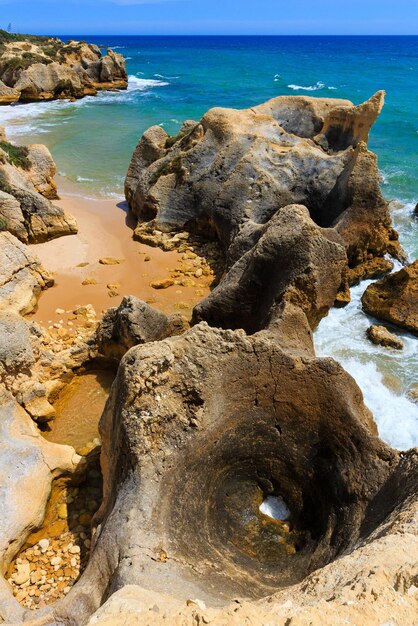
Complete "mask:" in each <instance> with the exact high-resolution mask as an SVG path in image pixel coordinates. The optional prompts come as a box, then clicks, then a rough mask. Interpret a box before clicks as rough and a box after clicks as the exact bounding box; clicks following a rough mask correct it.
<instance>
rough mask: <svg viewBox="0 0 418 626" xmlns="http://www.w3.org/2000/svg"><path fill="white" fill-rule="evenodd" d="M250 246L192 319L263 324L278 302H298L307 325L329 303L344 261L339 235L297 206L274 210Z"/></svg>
mask: <svg viewBox="0 0 418 626" xmlns="http://www.w3.org/2000/svg"><path fill="white" fill-rule="evenodd" d="M259 235H260V236H259V239H258V241H257V243H256V244H255V246H254V247H253V248H252V249H251V250H249V251H248V252H246V253H245V254H244V255H243V256H242V257H241V258H240V259H239V261H237V262H236V263H235V264H234V265H233V266H232V268H231V270H230V271H229V272H228V274H227V275H226V277H225V278H224V279H223V280H222V281H221V283H220V284H219V286H218V287H216V288H215V289H214V291H213V292H212V293H211V294H210V295H209V296H208V297H207V298H206V299H205V300H204V301H203V302H202V303H200V304H198V305H197V306H196V307H195V309H194V321H196V322H198V321H202V320H205V321H207V322H208V323H209V324H211V325H212V326H218V327H222V328H243V329H244V330H246V331H247V332H249V333H253V332H256V331H257V330H259V329H260V328H266V327H267V326H268V325H269V324H270V323H271V322H272V321H273V320H274V318H275V317H276V314H277V309H279V310H281V305H282V303H291V304H293V305H295V306H297V307H299V308H300V309H301V310H302V311H303V312H304V313H305V315H306V317H307V319H308V321H309V323H310V326H311V328H315V327H316V325H317V324H318V323H319V321H320V320H321V318H322V317H323V316H324V315H326V314H327V313H328V310H329V308H330V307H331V306H332V305H333V303H334V301H335V298H336V294H337V291H338V288H339V286H340V283H341V272H342V270H343V268H344V266H345V264H346V254H345V250H344V246H343V242H342V239H341V238H339V237H338V235H336V233H335V232H334V231H333V230H332V229H325V228H320V227H319V226H317V225H316V224H315V223H314V222H313V221H312V219H311V218H310V216H309V212H308V210H307V209H306V208H305V207H303V206H298V205H292V206H288V207H285V208H283V209H281V210H279V211H278V212H277V213H276V214H275V216H274V217H272V218H271V219H270V220H269V221H268V222H267V224H266V225H265V226H264V227H263V228H262V229H261V232H260V233H259Z"/></svg>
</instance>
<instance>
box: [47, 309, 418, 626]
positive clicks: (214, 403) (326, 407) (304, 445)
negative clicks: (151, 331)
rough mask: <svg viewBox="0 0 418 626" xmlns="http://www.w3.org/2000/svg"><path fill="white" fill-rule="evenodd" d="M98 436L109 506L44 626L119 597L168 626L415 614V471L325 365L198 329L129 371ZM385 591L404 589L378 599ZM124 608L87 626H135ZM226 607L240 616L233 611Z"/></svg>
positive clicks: (332, 366) (266, 344) (235, 335)
mask: <svg viewBox="0 0 418 626" xmlns="http://www.w3.org/2000/svg"><path fill="white" fill-rule="evenodd" d="M289 306H292V305H289ZM101 432H102V438H103V453H102V464H103V471H104V479H105V492H104V496H105V499H104V503H103V505H102V508H101V509H100V511H99V513H98V514H97V516H96V518H95V520H94V526H95V528H96V534H95V540H94V547H93V550H92V555H91V559H90V562H89V565H88V566H87V569H86V571H85V573H84V574H83V576H82V578H81V580H80V583H78V584H77V585H75V587H74V588H73V589H72V590H71V591H70V593H69V594H68V596H67V597H66V598H65V599H64V600H61V601H59V602H58V603H57V604H56V605H55V606H53V607H51V608H50V609H49V611H48V612H46V613H45V614H42V615H43V617H42V618H41V619H42V620H43V621H42V622H40V623H43V624H52V623H54V620H55V621H56V622H58V623H59V622H60V620H63V621H65V620H67V621H69V622H70V623H72V624H83V623H84V622H85V620H86V618H87V617H88V616H89V615H91V614H92V613H93V612H94V611H95V610H96V609H97V608H98V607H99V606H100V605H101V604H102V602H103V599H104V598H109V596H112V594H113V593H114V592H117V591H118V590H120V589H122V588H123V587H125V585H135V586H138V587H140V588H141V589H140V590H137V598H138V600H137V601H136V604H135V605H134V606H136V607H138V602H140V603H141V606H146V607H148V608H151V607H153V606H154V605H155V606H157V609H153V611H152V614H151V615H150V616H149V614H148V613H147V619H148V616H149V619H150V620H151V621H150V622H149V623H160V622H159V620H162V616H163V614H164V613H165V611H168V616H169V617H170V619H168V623H173V624H175V623H179V624H188V623H190V624H193V623H205V619H206V618H207V619H211V618H212V617H213V618H214V619H215V620H217V619H219V621H215V623H219V624H225V623H234V622H233V621H232V622H230V621H228V616H229V615H234V611H236V610H237V609H239V612H238V615H236V616H235V618H236V621H235V623H240V624H241V623H245V621H246V620H245V618H246V617H247V612H248V622H249V623H254V624H261V623H263V619H262V618H263V617H264V615H267V613H268V612H271V611H276V612H277V615H279V616H281V615H285V616H286V619H287V618H288V617H289V615H292V611H293V612H294V613H295V612H296V615H297V614H298V612H299V611H302V612H304V611H305V610H306V614H307V613H308V610H309V611H312V612H313V613H312V614H313V616H314V617H315V615H317V616H318V619H319V617H320V616H321V615H322V613H323V612H324V610H325V609H324V606H326V604H325V601H326V600H329V599H330V597H331V596H334V595H335V594H337V600H336V606H334V605H333V604H332V607H331V609H329V611H331V613H330V614H331V615H332V614H333V613H332V611H334V612H336V611H337V609H338V607H339V606H340V605H339V600H338V597H339V596H341V599H342V601H341V607H340V608H341V611H342V612H343V614H344V611H345V616H346V615H347V614H349V613H348V611H349V608H348V607H349V606H350V604H345V605H344V601H345V602H349V603H351V602H353V601H355V600H356V599H359V600H362V601H364V602H365V601H366V600H368V599H369V597H370V595H371V594H372V595H373V594H374V595H373V597H374V598H375V600H378V599H379V595H380V594H382V597H381V598H380V600H381V601H383V602H387V601H389V602H390V610H391V611H392V610H393V609H394V607H397V608H398V609H399V607H400V608H401V610H402V614H403V615H404V616H405V615H410V614H411V612H412V608H411V607H412V602H413V597H412V595H411V596H409V595H408V590H409V589H410V588H412V586H413V584H414V578H413V574H412V571H413V563H412V561H413V552H412V551H411V550H413V546H414V545H416V543H417V538H416V535H415V536H413V535H412V532H415V533H416V528H415V530H413V526H412V525H411V526H408V527H406V523H407V522H409V521H410V517H411V514H412V513H413V512H414V508H413V507H415V506H416V503H415V500H413V498H414V496H413V493H414V489H415V484H416V479H417V460H416V455H414V453H408V454H406V455H401V454H399V453H397V452H395V451H393V450H391V449H390V448H388V447H387V446H386V445H385V444H383V443H382V442H381V441H380V440H379V439H378V437H377V436H376V434H375V426H374V423H373V421H372V419H371V416H370V414H369V412H368V410H367V409H366V407H365V406H364V404H363V402H362V396H361V393H360V391H359V389H358V387H357V386H356V384H355V382H354V381H353V379H352V378H351V377H350V376H348V375H347V374H346V373H345V372H344V371H343V369H342V368H341V367H340V366H339V365H337V364H336V363H335V362H334V361H332V360H331V359H316V358H315V357H314V355H313V353H312V352H311V353H310V354H309V352H308V351H306V352H305V354H304V355H300V354H299V355H298V354H296V352H295V351H293V350H291V349H290V348H289V347H288V348H286V349H284V348H283V347H281V346H279V345H278V342H277V336H276V334H275V333H274V332H270V331H262V332H260V333H257V334H255V335H253V336H250V337H249V336H247V335H246V334H245V333H244V332H243V331H231V330H227V331H222V330H219V329H211V328H210V327H208V326H207V325H206V324H204V323H203V324H199V325H197V326H195V327H194V328H193V329H192V330H191V331H189V332H188V333H186V334H184V335H182V336H181V337H175V338H169V339H166V340H164V341H161V342H155V343H150V344H146V345H143V346H137V347H135V348H133V349H132V350H130V351H129V352H128V353H127V354H126V355H125V357H124V358H123V360H122V362H121V365H120V368H119V372H118V376H117V379H116V382H115V383H114V385H113V387H112V393H111V397H110V400H109V402H108V404H107V407H106V409H105V413H104V416H103V418H102V423H101ZM267 495H277V496H278V495H280V496H282V497H283V498H284V500H285V501H286V503H287V505H288V506H289V508H290V511H291V515H290V518H289V519H288V520H287V521H286V522H280V521H277V520H273V519H272V518H269V517H268V516H265V515H264V514H263V513H261V512H260V510H259V506H260V504H261V503H262V501H263V499H264V498H265V497H266V496H267ZM122 520H123V523H121V521H122ZM402 524H403V527H402ZM408 547H409V551H408ZM389 555H392V556H393V559H391V560H389V561H388V562H385V558H386V557H387V556H389ZM405 555H407V557H408V558H407V559H406V560H405V559H404V560H402V557H403V556H405ZM336 557H343V560H342V561H340V560H337V561H334V559H336ZM329 563H330V565H328V564H329ZM375 564H376V568H377V565H378V566H379V568H378V569H374V568H373V565H375ZM317 568H325V569H324V570H322V569H320V570H319V571H317V572H315V573H313V574H311V576H310V577H308V578H306V576H307V575H308V574H309V572H312V571H313V570H315V569H317ZM366 570H367V571H366ZM369 572H371V573H370V574H369ZM364 577H366V580H365V581H364V583H363V578H364ZM370 577H371V578H370ZM303 579H304V580H303ZM302 580H303V582H302V583H300V581H302ZM388 580H389V581H390V580H398V581H399V585H398V587H396V586H395V589H394V590H393V591H392V592H390V593H389V596H388V595H386V596H384V592H383V588H386V587H389V588H390V582H389V583H388V582H387V581H388ZM298 583H300V584H299V586H297V587H296V588H295V587H290V588H289V589H286V590H284V591H281V588H282V587H284V586H286V585H294V584H298ZM374 583H378V590H377V591H376V592H374V591H373V589H374ZM353 585H354V586H353ZM162 590H164V592H165V593H166V594H169V595H170V596H172V598H170V599H169V600H167V604H166V597H164V596H161V595H159V594H160V593H161V591H162ZM135 592H136V591H135V589H132V588H128V589H124V590H122V591H121V592H119V593H118V594H116V595H115V596H114V597H111V599H110V600H109V602H108V607H110V608H109V611H108V613H106V611H107V609H104V608H103V609H102V610H101V611H99V612H98V614H97V615H96V616H95V617H94V618H92V620H91V623H92V624H93V623H99V624H100V623H103V624H106V623H112V622H111V621H108V622H106V614H107V616H108V620H110V619H113V618H115V620H116V621H115V622H114V623H115V624H117V623H118V621H117V620H118V618H119V616H118V613H119V611H120V610H121V611H122V615H123V618H124V619H125V623H136V622H135V620H136V619H139V616H136V617H135V618H133V617H132V621H130V619H131V615H132V612H131V613H130V612H129V603H128V604H125V605H124V604H122V605H120V604H118V601H119V598H122V600H123V598H124V597H125V596H126V594H128V595H127V597H128V600H129V598H130V595H129V594H130V593H131V594H134V595H135ZM272 594H273V595H272ZM275 594H277V595H275ZM237 597H241V598H244V599H245V598H246V599H247V601H246V602H242V603H241V604H242V606H241V604H239V605H238V606H237V605H236V604H235V605H233V608H232V607H231V606H230V602H232V600H233V599H234V598H237ZM267 597H269V601H268V603H267V601H266V598H267ZM401 597H402V599H400V598H401ZM258 598H264V600H263V601H262V602H261V604H253V602H254V601H255V600H257V599H258ZM282 598H284V599H282ZM290 598H292V602H294V604H292V605H289V602H290V601H291V600H290ZM388 598H389V600H388ZM249 600H251V602H249ZM187 601H188V606H186V603H187ZM202 602H203V603H205V605H206V606H207V610H208V613H206V609H204V607H203V605H202ZM150 603H151V604H150ZM120 606H122V608H121V609H120V608H119V607H120ZM222 606H224V607H226V608H222V609H217V607H222ZM344 606H345V607H346V608H344ZM377 606H380V610H381V611H382V605H381V604H380V605H377V604H375V605H374V607H373V608H372V609H370V610H369V611H368V615H369V616H370V615H373V614H375V613H373V612H374V611H375V607H377ZM112 607H113V608H112ZM179 607H183V610H181V609H180V610H179ZM202 607H203V608H202ZM307 607H309V609H308V608H307ZM312 607H313V608H312ZM112 611H113V613H112ZM241 611H242V613H241V614H240V612H241ZM124 612H126V614H125V613H124ZM283 612H284V613H283ZM154 613H155V615H154ZM179 613H180V614H179ZM196 614H198V615H200V616H201V615H202V614H203V615H204V616H206V617H205V619H203V620H202V618H201V617H200V618H199V619H197V618H196V617H193V615H195V616H196ZM306 614H305V616H306ZM380 614H381V615H384V613H383V612H381V613H380ZM273 615H275V613H274V612H273ZM120 618H121V619H122V616H120ZM171 618H172V621H171ZM235 618H234V619H235ZM166 619H167V614H166ZM193 619H194V620H195V621H193ZM101 620H102V621H101ZM153 620H155V622H154V621H153ZM176 620H177V621H176ZM222 620H223V621H222ZM239 620H241V621H239ZM278 623H289V622H286V621H285V619H284V618H283V622H280V621H278ZM294 623H296V624H297V623H299V622H297V621H295V622H294ZM301 623H305V622H301ZM307 623H309V622H307ZM313 623H315V622H313ZM317 623H319V622H317ZM323 623H324V622H323ZM328 623H329V622H328ZM334 623H339V622H338V621H337V620H336V621H335V622H334ZM366 623H367V622H366ZM370 623H372V622H370ZM395 623H396V622H395ZM399 623H402V622H399ZM404 623H405V626H406V623H407V622H404Z"/></svg>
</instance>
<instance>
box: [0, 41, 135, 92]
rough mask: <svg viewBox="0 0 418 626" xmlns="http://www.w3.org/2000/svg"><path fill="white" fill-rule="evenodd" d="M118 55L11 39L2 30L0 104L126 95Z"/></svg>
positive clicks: (77, 44) (79, 44)
mask: <svg viewBox="0 0 418 626" xmlns="http://www.w3.org/2000/svg"><path fill="white" fill-rule="evenodd" d="M127 85H128V77H127V74H126V67H125V60H124V58H123V56H122V55H120V54H117V53H115V52H113V51H112V50H108V51H107V54H106V55H105V56H102V53H101V50H100V48H99V47H98V46H95V45H92V44H87V43H85V42H78V41H70V42H68V43H64V42H62V41H60V40H59V39H57V38H53V37H36V36H30V35H15V34H13V35H12V34H9V33H6V32H5V31H1V30H0V103H2V104H10V103H12V102H17V101H20V102H33V101H36V100H53V99H56V98H81V97H83V96H86V95H95V94H96V93H97V92H98V91H99V90H102V89H126V87H127Z"/></svg>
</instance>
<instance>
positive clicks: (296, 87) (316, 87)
mask: <svg viewBox="0 0 418 626" xmlns="http://www.w3.org/2000/svg"><path fill="white" fill-rule="evenodd" d="M288 88H289V89H293V91H320V90H321V89H329V90H330V91H335V90H336V89H337V87H327V85H326V84H325V83H323V82H321V81H320V80H319V81H318V82H317V83H315V84H314V85H309V86H308V87H303V86H302V85H288Z"/></svg>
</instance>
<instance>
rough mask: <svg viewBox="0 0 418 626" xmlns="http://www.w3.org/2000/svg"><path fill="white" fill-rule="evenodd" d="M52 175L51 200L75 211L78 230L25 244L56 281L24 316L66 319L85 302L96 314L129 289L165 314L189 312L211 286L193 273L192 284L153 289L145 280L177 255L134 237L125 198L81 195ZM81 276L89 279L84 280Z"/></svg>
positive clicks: (164, 272) (171, 267) (165, 271)
mask: <svg viewBox="0 0 418 626" xmlns="http://www.w3.org/2000/svg"><path fill="white" fill-rule="evenodd" d="M56 180H57V183H58V193H59V196H60V199H59V200H55V201H54V204H57V205H58V206H61V207H62V208H64V209H65V210H66V211H68V212H69V213H71V214H72V215H73V216H74V217H75V219H76V220H77V224H78V228H79V232H78V233H77V234H76V235H68V236H65V237H60V238H58V239H53V240H52V241H47V242H45V243H40V244H31V245H30V249H31V250H32V251H33V252H34V253H35V254H36V255H37V256H38V258H39V259H40V261H41V262H42V265H43V267H44V268H45V269H46V270H47V271H49V272H51V273H52V274H53V275H54V278H55V285H54V286H53V287H51V288H49V289H46V290H45V291H43V292H42V294H41V296H40V298H39V301H38V307H37V310H36V311H35V312H34V313H33V314H31V315H30V316H29V319H31V320H33V321H35V322H38V323H40V324H42V325H44V326H48V324H54V323H59V322H60V321H61V320H64V321H68V320H71V318H72V312H73V310H74V309H75V308H77V307H78V306H84V305H87V304H91V305H92V306H93V308H94V309H95V311H96V313H97V316H98V317H99V318H100V317H101V316H102V314H103V312H104V311H106V310H107V309H109V308H111V307H115V306H116V307H117V306H119V304H120V303H121V301H122V298H123V297H124V296H128V295H132V296H136V297H138V298H140V299H141V300H145V301H146V302H147V303H148V304H151V305H152V306H154V307H156V308H157V309H159V310H161V311H163V312H164V313H166V314H169V313H174V312H180V313H182V314H183V315H185V317H187V318H189V317H190V315H191V311H192V309H193V307H194V306H195V304H196V303H197V302H198V301H200V300H201V299H202V298H203V297H205V296H206V295H207V294H208V293H209V292H210V288H209V285H208V282H209V281H208V279H207V278H206V277H202V278H193V280H192V281H189V282H191V283H192V285H191V286H180V285H177V284H174V285H172V286H170V287H168V288H167V289H158V290H157V289H154V288H153V287H151V285H150V283H151V282H153V281H162V280H165V279H167V278H170V277H171V274H172V273H173V272H174V271H175V270H176V268H177V266H178V265H179V262H180V261H181V260H182V255H181V254H179V253H178V252H177V251H174V252H165V251H163V250H161V249H160V248H154V247H151V246H147V245H145V244H142V243H139V242H138V241H134V239H133V238H132V234H133V227H134V223H133V220H134V218H131V217H130V215H129V213H128V209H127V206H126V203H125V201H122V200H117V199H109V198H104V197H100V196H97V197H85V196H83V195H81V194H79V193H77V191H78V188H77V185H76V184H75V183H72V182H70V181H68V180H66V179H63V178H61V177H56ZM103 258H111V259H115V260H117V261H119V263H115V264H110V265H103V264H101V263H99V259H103ZM83 281H87V282H88V281H91V284H84V285H83V284H82V283H83ZM57 310H58V311H59V312H58V313H57ZM62 310H64V311H65V313H62V312H61V311H62Z"/></svg>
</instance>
